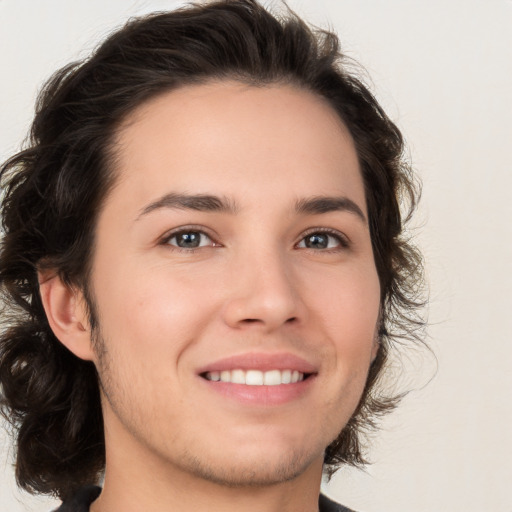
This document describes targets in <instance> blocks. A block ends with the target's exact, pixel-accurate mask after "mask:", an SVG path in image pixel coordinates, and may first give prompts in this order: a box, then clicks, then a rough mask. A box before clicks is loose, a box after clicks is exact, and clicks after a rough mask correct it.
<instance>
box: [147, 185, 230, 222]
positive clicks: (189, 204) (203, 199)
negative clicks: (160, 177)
mask: <svg viewBox="0 0 512 512" xmlns="http://www.w3.org/2000/svg"><path fill="white" fill-rule="evenodd" d="M160 208H171V209H178V210H197V211H201V212H221V213H232V214H235V213H236V212H237V211H238V207H237V205H236V203H235V202H234V201H231V200H229V199H227V198H222V197H218V196H213V195H206V194H192V195H191V194H177V193H173V192H171V193H170V194H165V195H164V196H162V197H160V198H159V199H157V200H156V201H153V202H152V203H150V204H148V205H147V206H146V207H144V208H143V209H142V211H141V212H140V214H139V216H138V217H137V220H138V219H140V218H141V217H143V216H144V215H147V214H148V213H151V212H152V211H154V210H158V209H160Z"/></svg>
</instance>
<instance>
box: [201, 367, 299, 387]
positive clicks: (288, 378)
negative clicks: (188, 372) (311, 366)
mask: <svg viewBox="0 0 512 512" xmlns="http://www.w3.org/2000/svg"><path fill="white" fill-rule="evenodd" d="M205 377H206V379H207V380H213V381H220V382H230V383H232V384H245V385H247V386H279V385H280V384H294V383H296V382H300V381H302V380H304V374H303V373H301V372H299V371H297V370H269V371H267V372H262V371H260V370H247V371H245V370H239V369H236V370H223V371H222V372H207V373H206V375H205Z"/></svg>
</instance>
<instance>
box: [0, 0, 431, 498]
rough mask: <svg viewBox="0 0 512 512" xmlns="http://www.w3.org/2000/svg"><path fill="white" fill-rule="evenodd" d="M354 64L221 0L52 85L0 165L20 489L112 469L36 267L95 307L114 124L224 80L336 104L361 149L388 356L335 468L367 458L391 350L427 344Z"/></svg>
mask: <svg viewBox="0 0 512 512" xmlns="http://www.w3.org/2000/svg"><path fill="white" fill-rule="evenodd" d="M352 68H353V65H352V63H351V62H350V61H349V60H348V59H347V58H346V57H345V56H344V55H342V54H341V52H340V50H339V43H338V39H337V37H336V36H335V35H334V34H333V33H331V32H327V31H322V30H317V29H312V28H310V27H308V26H307V25H306V24H305V23H304V22H303V21H302V20H300V19H299V18H298V17H297V16H296V15H294V14H293V13H291V12H287V14H286V15H283V16H282V17H279V16H274V15H271V14H270V13H269V12H268V11H267V10H265V9H264V8H263V7H262V6H260V5H259V4H258V3H257V2H256V1H255V0H223V1H217V2H213V3H208V4H205V5H193V6H189V7H186V8H182V9H178V10H176V11H173V12H169V13H157V14H153V15H150V16H147V17H144V18H140V19H134V20H131V21H129V22H128V23H127V24H126V25H125V26H124V27H123V28H122V29H121V30H119V31H117V32H116V33H114V34H113V35H111V36H110V37H109V38H108V39H107V40H106V41H105V42H104V43H103V44H102V45H101V46H100V47H99V48H98V49H97V51H95V52H94V54H93V55H92V56H91V57H90V58H89V59H87V60H85V61H84V62H79V63H74V64H71V65H69V66H67V67H65V68H64V69H62V70H60V71H58V72H57V73H56V74H55V75H54V76H53V77H52V78H51V79H50V80H49V82H48V83H47V84H46V86H45V88H44V89H43V90H42V92H41V94H40V96H39V100H38V103H37V112H36V116H35V119H34V122H33V125H32V129H31V132H30V139H29V142H28V144H27V147H26V149H24V150H23V151H21V152H20V153H18V154H16V155H14V156H13V157H12V158H11V159H10V160H8V161H7V162H6V163H4V165H3V166H2V168H1V169H0V180H1V185H2V194H3V200H2V207H1V208H2V209H1V211H2V226H3V230H4V235H3V240H2V242H1V250H0V292H1V294H2V300H3V303H4V306H3V310H2V331H1V334H0V383H1V386H2V395H1V396H0V400H1V408H2V411H3V414H4V416H5V417H6V418H7V419H8V420H9V421H10V423H11V425H12V431H13V433H14V435H15V437H16V441H17V458H16V476H17V480H18V483H19V485H20V486H21V487H23V488H24V489H26V490H28V491H31V492H39V493H51V494H55V495H57V496H59V497H61V498H66V497H67V496H69V495H70V494H71V493H72V492H74V490H75V489H76V488H77V487H79V486H81V485H83V484H86V483H91V482H95V481H97V479H98V477H99V475H100V474H101V471H102V470H103V468H104V464H105V447H104V439H103V422H102V414H101V407H100V400H99V388H98V379H97V374H96V370H95V368H94V365H93V364H92V363H91V362H87V361H83V360H81V359H79V358H77V357H75V356H74V355H73V354H71V353H70V352H69V351H68V350H67V349H66V348H64V346H63V345H62V344H61V343H60V342H59V341H58V340H57V339H56V337H55V335H54V334H53V332H52V330H51V329H50V327H49V324H48V321H47V318H46V315H45V312H44V309H43V306H42V303H41V298H40V295H39V285H38V278H37V270H38V269H44V268H50V269H54V270H55V271H56V272H57V273H58V274H59V276H60V277H61V278H62V279H63V280H64V281H65V282H67V283H69V284H70V285H73V286H77V287H80V288H81V289H82V290H84V292H85V294H86V296H88V295H87V283H88V278H89V266H90V261H91V257H92V254H91V253H92V248H93V247H94V228H95V222H96V218H97V215H98V210H99V208H100V206H101V204H102V202H103V201H104V200H105V197H106V196H107V194H108V191H109V188H110V187H111V186H112V184H113V183H114V180H115V175H114V173H113V171H112V167H113V165H112V155H111V153H112V151H111V145H112V141H113V138H114V137H115V134H116V129H117V127H118V126H119V124H120V123H121V122H122V121H123V119H125V118H126V116H127V115H128V114H129V113H130V112H132V111H133V109H134V108H136V107H137V106H139V105H140V104H141V103H142V102H144V101H146V100H148V99H149V98H151V97H154V96H155V95H158V94H160V93H162V92H164V91H169V90H172V89H174V88H177V87H180V86H183V85H187V84H197V83H204V82H207V81H211V80H219V79H221V80H222V79H230V80H238V81H240V82H243V83H247V84H253V85H256V86H265V84H275V83H287V84H291V85H294V86H296V87H298V88H302V89H305V90H309V91H311V92H312V93H314V94H316V95H319V96H321V97H323V98H325V99H326V100H327V101H328V102H329V103H330V105H331V106H332V108H333V109H334V110H335V111H336V112H337V113H338V114H339V116H340V118H341V119H342V120H343V122H344V123H345V125H346V126H347V127H348V129H349V131H350V133H351V134H352V137H353V139H354V141H355V146H356V150H357V153H358V156H359V161H360V167H361V172H362V176H363V179H364V184H365V190H366V200H367V207H368V214H369V220H370V232H371V239H372V244H373V251H374V255H375V262H376V266H377V270H378V274H379V278H380V284H381V290H382V296H381V309H382V325H381V329H380V333H379V336H380V343H381V347H380V351H379V353H378V356H377V358H376V360H375V361H374V363H373V365H372V367H371V369H370V373H369V377H368V382H367V385H366V388H365V391H364V395H363V397H362V399H361V401H360V404H359V406H358V408H357V410H356V412H355V414H354V416H353V417H352V419H351V420H350V422H349V423H348V425H347V426H346V427H345V428H344V429H343V431H342V432H341V433H340V435H339V437H338V438H337V440H336V441H334V442H333V443H332V444H331V445H330V446H329V447H328V448H327V451H326V454H325V468H326V470H327V471H328V472H329V471H330V472H332V471H333V470H334V469H335V468H336V467H338V466H339V465H340V464H341V463H347V464H356V465H357V464H363V463H364V462H365V460H364V453H363V443H362V439H363V438H364V435H363V434H364V433H365V432H367V431H368V430H369V429H370V430H371V429H372V428H373V427H375V426H376V419H378V417H379V416H380V415H382V414H383V413H384V412H387V411H389V410H390V409H392V408H393V407H394V406H395V405H396V403H397V400H398V397H397V396H389V393H387V392H386V390H385V387H383V386H382V385H381V384H382V383H381V382H380V377H381V374H383V373H384V374H385V373H386V372H383V369H385V368H386V362H387V360H388V355H389V352H390V350H394V349H395V347H396V342H397V340H398V341H405V340H409V341H411V340H412V341H414V342H417V341H419V340H420V336H419V334H418V329H419V328H420V327H421V325H422V322H421V318H420V317H419V316H418V313H417V312H418V308H419V306H420V305H421V302H422V301H421V282H422V266H421V258H420V256H419V253H418V252H417V251H416V250H415V249H414V247H413V246H412V245H410V243H409V242H408V240H407V239H406V238H405V237H404V234H403V215H404V212H405V216H406V217H407V216H408V215H409V214H410V212H412V210H413V209H414V206H415V203H416V199H417V191H416V188H415V185H414V181H413V178H412V175H411V172H410V170H409V167H408V166H407V164H406V161H405V160H404V158H403V149H404V148H403V140H402V137H401V134H400V132H399V130H398V129H397V127H396V126H395V125H394V124H393V123H392V122H391V121H390V120H389V119H388V117H387V116H386V115H385V113H384V112H383V110H382V109H381V107H380V106H379V105H378V103H377V102H376V100H375V99H374V97H373V96H372V94H371V93H370V92H369V90H368V88H367V87H365V85H364V84H363V83H362V81H361V80H360V79H358V78H357V76H355V74H354V73H353V72H351V71H350V70H351V69H352ZM401 205H402V210H403V211H402V214H401V211H400V206H401ZM90 306H91V305H90ZM90 311H91V322H92V323H93V325H94V321H95V318H94V314H93V308H92V307H90Z"/></svg>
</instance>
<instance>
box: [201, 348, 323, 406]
mask: <svg viewBox="0 0 512 512" xmlns="http://www.w3.org/2000/svg"><path fill="white" fill-rule="evenodd" d="M318 370H319V368H318V366H317V365H316V364H314V363H312V362H309V361H307V360H305V359H304V358H302V357H298V356H296V355H294V354H290V353H246V354H238V355H234V356H230V357H227V358H224V359H221V360H218V361H215V362H212V363H210V364H208V365H207V366H203V367H202V368H199V369H198V373H197V374H198V376H199V377H200V379H201V381H202V382H204V384H206V389H209V390H210V391H211V392H214V393H216V394H220V395H221V396H224V397H226V398H228V400H230V401H233V400H234V401H235V402H237V403H239V404H245V405H249V406H264V407H267V406H270V405H284V404H287V403H294V402H295V401H296V400H300V399H301V398H302V397H304V396H307V394H308V393H309V390H311V389H315V386H314V382H315V381H316V380H317V379H316V378H315V377H317V376H318V373H319V372H318ZM258 410H259V409H258Z"/></svg>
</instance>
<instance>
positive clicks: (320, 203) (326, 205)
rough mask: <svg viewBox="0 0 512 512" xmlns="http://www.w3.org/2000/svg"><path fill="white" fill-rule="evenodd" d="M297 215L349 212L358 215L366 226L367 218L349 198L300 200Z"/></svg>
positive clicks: (296, 206)
mask: <svg viewBox="0 0 512 512" xmlns="http://www.w3.org/2000/svg"><path fill="white" fill-rule="evenodd" d="M295 211H296V212H297V213H306V214H313V215H319V214H322V213H329V212H339V211H342V212H349V213H353V214H355V215H357V216H358V217H359V218H360V219H361V220H362V221H363V222H364V223H365V224H366V223H367V220H366V216H365V214H364V213H363V211H362V210H361V208H360V207H359V206H358V205H357V204H356V203H355V202H354V201H352V199H349V198H348V197H330V196H315V197H312V198H308V199H300V200H299V201H297V203H296V204H295Z"/></svg>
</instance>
